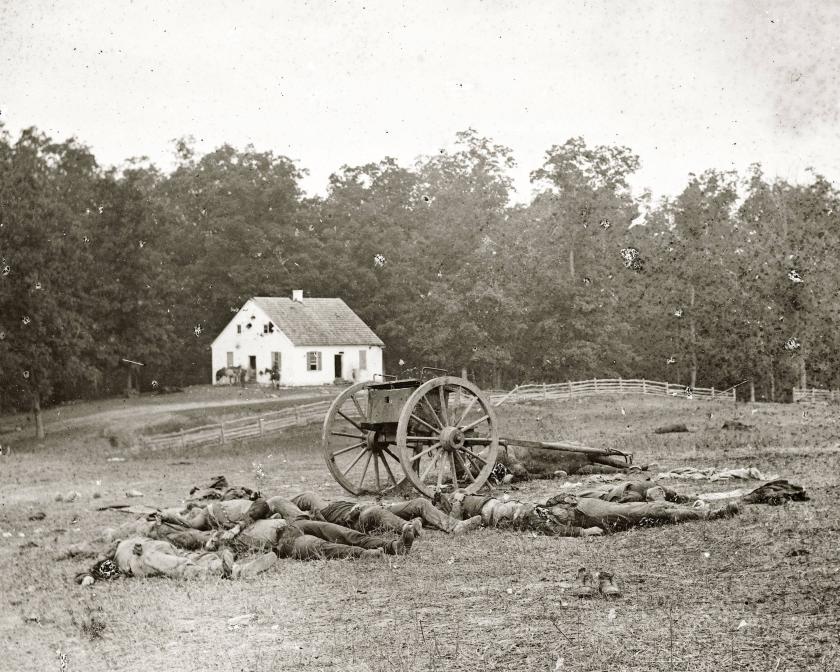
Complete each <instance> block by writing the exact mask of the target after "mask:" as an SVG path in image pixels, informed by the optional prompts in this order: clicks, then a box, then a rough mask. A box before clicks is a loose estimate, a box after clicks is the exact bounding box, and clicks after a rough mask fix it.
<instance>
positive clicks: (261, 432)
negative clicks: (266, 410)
mask: <svg viewBox="0 0 840 672" xmlns="http://www.w3.org/2000/svg"><path fill="white" fill-rule="evenodd" d="M259 422H260V436H262V435H263V433H264V432H263V419H262V418H260V419H259Z"/></svg>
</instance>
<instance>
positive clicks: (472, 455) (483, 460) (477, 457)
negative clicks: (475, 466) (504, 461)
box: [461, 448, 487, 465]
mask: <svg viewBox="0 0 840 672" xmlns="http://www.w3.org/2000/svg"><path fill="white" fill-rule="evenodd" d="M461 452H462V453H464V455H466V456H467V457H469V458H470V459H473V460H478V461H479V462H483V463H484V464H485V465H486V464H487V460H485V459H484V458H483V457H480V456H478V455H476V454H475V453H473V452H470V451H469V450H464V449H463V448H462V449H461Z"/></svg>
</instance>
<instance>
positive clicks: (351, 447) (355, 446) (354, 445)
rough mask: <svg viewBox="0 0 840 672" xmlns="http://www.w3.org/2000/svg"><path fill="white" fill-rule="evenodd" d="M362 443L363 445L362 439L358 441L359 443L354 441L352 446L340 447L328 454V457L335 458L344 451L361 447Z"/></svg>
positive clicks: (347, 451)
mask: <svg viewBox="0 0 840 672" xmlns="http://www.w3.org/2000/svg"><path fill="white" fill-rule="evenodd" d="M363 445H365V442H364V441H359V443H354V444H353V445H352V446H347V448H342V449H341V450H337V451H335V452H334V453H333V454H332V455H330V457H331V458H333V459H335V458H336V457H338V456H339V455H344V453H349V452H350V451H351V450H353V449H354V448H361V447H362V446H363Z"/></svg>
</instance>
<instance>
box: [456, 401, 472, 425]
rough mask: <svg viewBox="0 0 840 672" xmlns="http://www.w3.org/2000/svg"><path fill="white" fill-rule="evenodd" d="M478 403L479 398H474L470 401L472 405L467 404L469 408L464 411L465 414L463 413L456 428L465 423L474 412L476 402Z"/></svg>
mask: <svg viewBox="0 0 840 672" xmlns="http://www.w3.org/2000/svg"><path fill="white" fill-rule="evenodd" d="M476 401H478V397H473V398H472V399H470V403H468V404H467V407H466V408H465V409H464V412H463V413H461V417H460V418H458V420H457V422H455V423H454V424H455V426H456V427H458V426H460V424H461V423H462V422H463V421H464V418H466V417H467V414H468V413H469V412H470V411H471V410H472V407H473V406H475V402H476Z"/></svg>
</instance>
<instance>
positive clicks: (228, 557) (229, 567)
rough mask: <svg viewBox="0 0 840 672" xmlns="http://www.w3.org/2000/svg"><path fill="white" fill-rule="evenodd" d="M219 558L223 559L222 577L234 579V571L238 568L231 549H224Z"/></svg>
mask: <svg viewBox="0 0 840 672" xmlns="http://www.w3.org/2000/svg"><path fill="white" fill-rule="evenodd" d="M219 557H220V558H221V559H222V577H224V578H225V579H230V578H232V577H233V570H234V569H235V568H236V563H235V562H234V555H233V551H231V550H230V549H229V548H223V549H222V550H221V551H219Z"/></svg>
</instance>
